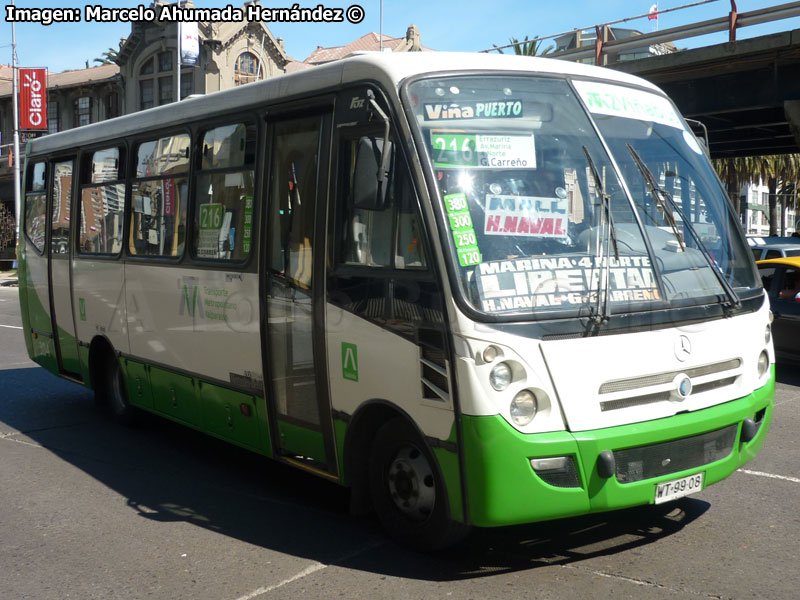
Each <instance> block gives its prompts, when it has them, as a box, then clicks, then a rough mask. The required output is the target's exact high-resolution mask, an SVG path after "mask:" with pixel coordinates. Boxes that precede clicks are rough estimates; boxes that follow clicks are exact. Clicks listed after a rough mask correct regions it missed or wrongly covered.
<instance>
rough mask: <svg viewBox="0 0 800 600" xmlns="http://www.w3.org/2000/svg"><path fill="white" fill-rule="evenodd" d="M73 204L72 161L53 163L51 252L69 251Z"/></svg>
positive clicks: (62, 252)
mask: <svg viewBox="0 0 800 600" xmlns="http://www.w3.org/2000/svg"><path fill="white" fill-rule="evenodd" d="M71 205H72V161H71V160H68V161H64V162H58V163H55V164H54V165H53V208H52V211H51V213H52V214H51V224H50V226H51V230H50V253H51V254H67V253H69V223H70V208H71Z"/></svg>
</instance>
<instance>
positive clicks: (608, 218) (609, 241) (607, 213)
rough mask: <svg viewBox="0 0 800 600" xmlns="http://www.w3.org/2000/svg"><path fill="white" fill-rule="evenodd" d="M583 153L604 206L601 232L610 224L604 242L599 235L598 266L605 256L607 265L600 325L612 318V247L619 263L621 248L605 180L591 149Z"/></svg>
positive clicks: (600, 288)
mask: <svg viewBox="0 0 800 600" xmlns="http://www.w3.org/2000/svg"><path fill="white" fill-rule="evenodd" d="M583 153H584V154H585V155H586V164H587V165H589V172H590V173H591V174H592V179H593V180H594V189H595V191H596V192H597V197H598V198H600V204H601V205H602V213H601V216H600V228H601V230H602V229H603V227H604V226H605V225H606V223H607V224H608V229H607V231H606V235H605V237H604V239H603V241H600V236H599V235H598V252H597V255H598V256H597V258H598V259H599V261H598V262H599V263H600V264H598V266H601V265H602V259H603V256H605V258H606V260H605V265H602V266H603V276H602V277H598V278H597V304H596V305H595V310H594V317H593V318H594V322H595V323H597V324H600V323H605V322H607V321H608V319H609V317H610V316H611V307H610V303H609V301H608V296H609V289H608V288H609V286H610V281H611V280H610V278H609V270H610V268H611V248H610V246H613V247H614V257H615V258H616V259H617V263H619V247H618V246H617V228H616V226H615V225H614V216H613V215H612V214H611V196H610V195H609V194H607V193H606V191H605V188H604V187H603V180H602V179H601V178H600V173H599V172H598V170H597V167H596V166H595V164H594V161H593V160H592V157H591V155H590V154H589V149H588V148H587V147H586V146H585V145H584V146H583ZM603 243H605V246H606V247H605V252H603V250H602V244H603ZM601 292H602V293H601ZM601 298H602V299H601ZM601 304H602V311H601Z"/></svg>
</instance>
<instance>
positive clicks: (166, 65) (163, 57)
mask: <svg viewBox="0 0 800 600" xmlns="http://www.w3.org/2000/svg"><path fill="white" fill-rule="evenodd" d="M173 67H174V64H173V62H172V52H161V53H159V55H158V72H159V73H169V72H170V71H171V70H172V68H173Z"/></svg>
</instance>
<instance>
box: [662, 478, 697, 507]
mask: <svg viewBox="0 0 800 600" xmlns="http://www.w3.org/2000/svg"><path fill="white" fill-rule="evenodd" d="M702 489H703V473H696V474H695V475H689V476H688V477H681V478H680V479H673V480H672V481H665V482H663V483H659V484H658V485H657V486H656V498H655V503H656V504H661V503H662V502H669V501H670V500H675V499H676V498H682V497H683V496H688V495H689V494H694V493H695V492H699V491H700V490H702Z"/></svg>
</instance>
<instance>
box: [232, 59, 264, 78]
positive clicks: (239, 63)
mask: <svg viewBox="0 0 800 600" xmlns="http://www.w3.org/2000/svg"><path fill="white" fill-rule="evenodd" d="M262 76H263V75H261V74H260V73H259V71H258V59H257V58H256V57H255V56H254V55H253V54H251V53H250V52H242V53H241V54H240V55H239V57H238V58H237V59H236V70H235V72H234V75H233V81H234V84H236V85H244V84H245V83H250V82H252V81H256V80H257V79H261V77H262Z"/></svg>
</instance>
